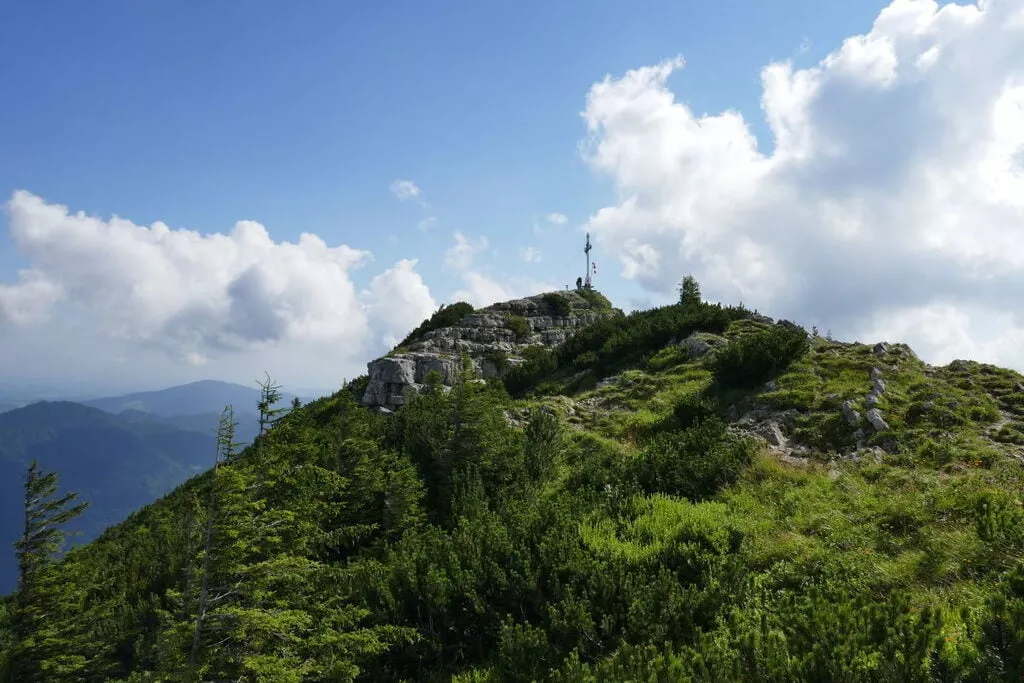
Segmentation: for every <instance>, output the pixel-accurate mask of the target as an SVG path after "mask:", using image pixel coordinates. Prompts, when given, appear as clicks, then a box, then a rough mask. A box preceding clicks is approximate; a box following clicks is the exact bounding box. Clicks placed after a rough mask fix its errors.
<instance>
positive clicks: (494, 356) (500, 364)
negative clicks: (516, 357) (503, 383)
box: [484, 349, 508, 374]
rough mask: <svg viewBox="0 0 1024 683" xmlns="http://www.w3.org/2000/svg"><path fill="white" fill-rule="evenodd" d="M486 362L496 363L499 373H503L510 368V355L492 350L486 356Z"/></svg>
mask: <svg viewBox="0 0 1024 683" xmlns="http://www.w3.org/2000/svg"><path fill="white" fill-rule="evenodd" d="M484 360H489V361H491V362H492V363H494V367H495V368H496V369H497V370H498V373H499V374H500V373H502V372H504V371H505V369H506V368H507V367H508V354H507V353H505V352H504V351H498V350H497V349H492V350H490V351H488V352H487V353H485V354H484Z"/></svg>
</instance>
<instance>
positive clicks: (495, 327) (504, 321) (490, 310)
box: [362, 288, 622, 409]
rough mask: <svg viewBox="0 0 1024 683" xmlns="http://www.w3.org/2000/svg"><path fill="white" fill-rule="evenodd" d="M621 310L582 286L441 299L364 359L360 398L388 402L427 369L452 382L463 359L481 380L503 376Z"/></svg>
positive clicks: (398, 399) (421, 379)
mask: <svg viewBox="0 0 1024 683" xmlns="http://www.w3.org/2000/svg"><path fill="white" fill-rule="evenodd" d="M616 315H622V311H620V310H618V309H614V308H612V305H611V303H610V302H609V301H608V299H606V298H605V297H604V296H603V295H602V294H601V293H600V292H597V291H596V290H593V289H585V288H580V289H578V290H575V291H568V290H566V291H561V292H547V293H544V294H537V295H536V296H530V297H526V298H525V299H514V300H512V301H505V302H501V303H496V304H493V305H491V306H488V307H486V308H483V309H480V310H473V309H472V307H470V306H469V304H464V303H458V304H454V305H452V306H451V307H442V308H441V309H439V310H438V311H437V313H435V314H434V315H433V316H432V317H431V318H430V319H429V320H427V321H425V322H424V324H423V325H421V326H420V327H419V328H418V329H417V330H416V331H414V332H413V334H411V335H410V336H409V338H407V339H406V340H405V341H404V342H403V343H402V344H400V345H399V346H398V348H396V349H395V350H393V351H392V352H391V353H389V354H388V355H387V356H385V357H383V358H379V359H377V360H375V361H372V362H370V363H369V366H368V367H369V380H368V383H367V386H366V390H365V392H364V393H363V397H362V402H363V404H364V405H368V406H379V407H383V408H386V409H393V408H396V407H398V406H401V405H403V404H404V403H405V402H406V401H407V400H408V398H409V397H410V396H411V395H413V394H415V393H418V392H419V391H420V390H421V389H422V387H423V385H424V383H426V382H427V378H428V376H429V375H430V373H432V372H433V373H437V380H438V382H439V383H440V384H441V386H443V387H445V388H446V389H450V388H451V386H452V385H453V384H454V382H455V381H456V378H457V377H458V376H459V374H460V372H461V371H462V370H463V362H464V360H468V362H469V363H470V364H471V370H472V373H473V374H474V375H475V376H476V377H477V378H478V379H482V380H487V379H495V378H497V379H501V378H503V377H504V376H505V375H506V374H507V373H508V372H509V371H510V370H511V369H512V368H514V367H516V366H518V365H521V364H522V363H524V362H526V360H527V359H528V358H529V357H531V354H535V353H536V351H537V350H538V349H551V348H554V347H556V346H558V345H559V344H561V343H562V342H564V341H565V340H566V339H567V338H568V337H569V336H570V335H571V334H573V333H574V332H577V331H579V330H581V329H583V328H585V327H587V326H589V325H592V324H594V323H595V322H597V321H598V320H602V319H604V318H608V317H610V316H616Z"/></svg>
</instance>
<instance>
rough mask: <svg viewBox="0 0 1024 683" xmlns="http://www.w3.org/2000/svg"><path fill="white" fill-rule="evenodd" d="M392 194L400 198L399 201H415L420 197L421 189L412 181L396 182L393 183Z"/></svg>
mask: <svg viewBox="0 0 1024 683" xmlns="http://www.w3.org/2000/svg"><path fill="white" fill-rule="evenodd" d="M391 193H392V194H394V195H395V196H396V197H398V199H399V201H403V202H404V201H406V200H409V199H415V198H417V197H419V196H420V194H421V192H420V188H419V186H417V185H416V183H414V182H413V181H411V180H396V181H394V182H393V183H391Z"/></svg>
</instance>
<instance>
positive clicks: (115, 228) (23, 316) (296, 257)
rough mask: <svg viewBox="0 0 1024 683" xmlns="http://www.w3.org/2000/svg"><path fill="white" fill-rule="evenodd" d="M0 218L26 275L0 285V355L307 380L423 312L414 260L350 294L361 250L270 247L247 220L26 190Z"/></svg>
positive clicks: (360, 356) (309, 238)
mask: <svg viewBox="0 0 1024 683" xmlns="http://www.w3.org/2000/svg"><path fill="white" fill-rule="evenodd" d="M6 210H7V212H8V214H9V217H10V230H11V234H12V237H13V238H14V241H15V243H16V245H17V247H18V250H19V252H20V253H21V255H22V256H23V257H24V258H26V259H27V260H28V261H29V262H30V264H31V269H30V270H27V271H22V272H21V274H20V278H19V281H18V282H16V283H13V284H0V322H2V323H3V327H2V328H0V329H2V330H3V331H2V332H0V348H4V347H8V346H12V345H16V344H20V345H22V346H24V345H26V344H28V345H29V346H32V347H33V348H34V349H38V352H39V353H43V351H44V350H45V349H46V348H47V347H48V346H49V347H53V345H54V344H57V343H58V342H60V341H63V343H64V344H65V345H71V346H75V347H76V348H84V347H90V346H91V347H93V348H96V349H107V348H110V349H113V348H115V347H116V348H117V349H118V351H119V353H121V355H122V356H123V357H125V358H127V359H129V362H131V361H132V359H134V360H135V361H138V359H140V358H143V357H146V358H149V359H151V360H152V359H153V358H155V357H156V356H161V357H163V358H164V359H169V360H168V363H169V364H168V366H167V367H168V368H170V367H173V366H175V364H177V367H179V368H180V367H181V364H185V365H187V366H197V365H200V364H202V363H204V362H207V361H209V362H211V363H212V362H216V365H217V367H218V368H220V367H228V366H230V365H231V363H232V362H237V364H238V367H242V366H243V359H248V363H249V364H252V363H255V362H257V361H258V362H260V363H266V362H269V361H272V362H273V363H274V364H275V365H276V366H279V367H291V368H292V370H291V371H292V372H300V371H301V372H304V373H306V374H305V375H303V376H304V377H306V379H303V380H302V381H303V382H304V383H309V382H310V380H309V378H308V377H309V376H313V374H314V371H315V368H316V367H319V368H320V372H319V374H320V375H323V374H324V372H325V371H326V372H328V373H333V372H335V369H336V368H339V367H347V368H349V370H350V371H351V370H353V369H355V370H356V371H358V369H359V368H358V366H359V365H361V362H362V361H363V360H364V359H365V358H366V357H367V356H368V355H369V354H370V353H372V352H374V351H378V350H379V348H378V344H379V340H380V339H381V338H383V337H386V336H388V335H393V334H395V333H396V332H397V331H398V330H401V329H402V327H403V326H411V325H415V324H417V323H418V322H419V321H420V320H422V318H423V317H425V316H426V315H429V314H430V312H431V311H432V310H433V308H434V302H433V299H432V298H431V297H430V294H429V292H428V291H427V289H426V286H425V285H424V284H423V281H422V279H421V278H420V276H419V275H418V274H417V273H416V272H415V271H414V267H415V262H414V261H400V262H399V263H398V264H396V265H395V266H394V267H393V268H391V269H389V270H386V271H384V272H383V273H381V274H379V275H377V276H376V277H375V278H373V280H372V281H371V283H370V287H369V289H368V290H367V291H366V292H364V293H363V294H361V295H360V294H358V293H357V291H356V287H355V285H354V283H353V282H352V279H351V271H353V270H354V269H356V268H358V267H360V266H362V265H364V264H366V263H367V262H368V261H369V260H370V258H371V256H370V254H369V253H368V252H365V251H361V250H358V249H353V248H351V247H348V246H346V245H339V246H336V247H329V246H328V245H327V244H325V243H324V241H323V240H322V239H320V238H319V237H317V236H315V235H311V234H303V235H301V236H300V237H299V240H298V242H297V243H289V242H275V241H274V240H272V239H271V237H270V235H269V234H268V233H267V230H266V229H265V228H264V227H263V226H262V225H260V224H259V223H255V222H252V221H239V222H238V223H236V224H235V226H234V228H233V229H232V230H231V231H230V233H228V234H219V233H215V234H209V235H200V234H199V233H197V232H193V231H189V230H176V229H171V228H169V227H168V226H166V225H164V224H163V223H159V222H158V223H154V224H153V225H151V226H148V227H146V226H140V225H135V224H134V223H132V222H130V221H128V220H125V219H122V218H118V217H114V218H111V219H109V220H104V219H101V218H97V217H92V216H87V215H85V214H83V213H76V214H72V213H69V211H68V209H67V208H66V207H64V206H60V205H57V204H49V203H47V202H45V201H44V200H43V199H41V198H40V197H37V196H35V195H33V194H31V193H29V192H25V191H17V192H15V193H14V194H13V196H12V197H11V199H10V200H9V201H8V202H7V204H6ZM71 330H73V332H71ZM70 334H73V335H74V336H72V337H69V336H68V335H70ZM71 339H73V340H74V341H73V342H72V341H70V340H71ZM43 340H45V341H43ZM32 352H33V351H32V349H30V348H27V347H25V349H24V351H19V352H18V353H21V354H22V356H24V357H27V356H25V354H29V353H32ZM101 353H102V352H101ZM109 353H111V358H112V357H113V352H109ZM154 354H155V355H154ZM59 355H60V354H58V356H59ZM55 357H56V356H55ZM42 358H45V356H39V358H37V360H36V364H37V365H38V364H39V363H41V362H43V361H42V360H41V359H42ZM232 359H233V360H232ZM26 362H28V361H26ZM147 362H149V361H147ZM261 369H262V368H261V367H259V366H255V370H253V369H250V370H248V372H253V371H257V370H261ZM97 371H98V370H97ZM349 376H351V372H350V374H349ZM332 383H333V382H332Z"/></svg>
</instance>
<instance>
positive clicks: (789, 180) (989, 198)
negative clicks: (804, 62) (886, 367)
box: [582, 0, 1024, 367]
mask: <svg viewBox="0 0 1024 683" xmlns="http://www.w3.org/2000/svg"><path fill="white" fill-rule="evenodd" d="M1022 10H1024V2H1022V1H1021V0H989V1H988V2H980V3H979V4H977V5H973V4H968V5H956V4H944V5H942V6H939V4H938V3H936V2H933V1H932V0H895V1H894V2H892V4H891V5H890V6H889V7H887V8H886V9H884V10H883V11H882V12H881V13H880V14H879V16H878V18H877V19H876V21H875V22H874V25H873V27H872V28H871V31H870V32H869V33H867V34H866V35H863V36H853V37H851V38H849V39H847V40H846V41H844V42H843V43H842V45H841V46H839V47H838V48H837V49H836V50H835V51H834V52H833V53H832V54H830V55H828V56H827V57H826V58H825V59H823V60H822V61H821V62H820V63H818V64H817V65H814V66H812V67H810V68H806V69H796V68H794V67H793V66H792V64H790V63H788V62H783V63H773V64H769V65H768V66H766V67H765V68H764V69H763V71H762V73H761V81H762V86H763V94H762V100H761V103H762V111H763V114H764V116H765V118H766V120H767V123H768V125H769V128H770V130H771V134H772V138H773V140H772V142H773V143H774V144H773V146H769V145H766V144H765V143H766V142H767V141H760V146H759V141H758V140H756V139H755V138H754V136H753V134H752V133H751V131H750V129H749V127H748V125H747V122H746V121H745V120H744V118H743V116H742V115H741V114H739V113H738V112H736V111H731V110H730V111H725V112H722V113H720V114H716V115H703V116H697V115H695V114H694V112H693V111H692V110H691V109H690V108H689V107H688V106H687V105H686V104H685V103H683V102H680V101H677V100H676V98H675V96H674V95H673V93H672V92H671V91H670V90H669V89H668V87H667V84H666V82H667V79H668V77H669V75H670V74H671V73H672V72H673V71H674V70H676V69H679V68H681V67H682V65H683V62H682V59H681V58H679V59H675V60H671V61H668V62H665V63H662V64H658V65H654V66H648V67H644V68H640V69H636V70H634V71H630V72H628V73H626V74H625V75H624V76H622V77H620V78H611V77H609V78H606V79H605V80H603V81H602V82H600V83H596V84H595V85H594V86H593V87H592V88H591V90H590V92H589V94H588V96H587V101H586V108H585V111H584V112H583V117H584V120H585V122H586V125H587V130H588V138H587V140H585V141H584V144H583V145H582V150H583V155H584V157H585V158H586V159H587V161H588V162H589V163H590V164H591V165H592V166H593V167H594V168H595V169H597V170H598V171H601V172H603V173H606V174H608V175H610V176H611V177H612V179H613V180H614V181H615V183H616V186H617V196H618V201H617V202H616V203H615V204H614V205H611V206H607V207H605V208H602V209H600V210H599V211H597V212H596V213H595V214H594V215H592V216H591V217H590V219H589V221H588V224H587V227H588V229H589V230H590V231H591V232H592V233H593V234H594V241H595V251H596V252H597V255H598V258H600V255H599V254H600V253H601V252H604V253H606V254H609V255H614V256H615V257H616V258H617V259H618V260H619V262H620V265H621V271H622V274H623V275H624V276H625V277H627V278H629V279H633V280H635V281H637V282H638V283H640V284H641V285H642V286H643V287H644V288H645V289H647V290H648V291H651V292H655V293H659V294H662V295H666V296H670V295H671V293H672V291H673V288H674V286H675V283H676V282H677V281H678V280H679V278H680V277H681V276H682V275H683V274H685V273H693V274H694V275H696V276H697V277H698V279H699V280H700V281H701V284H702V287H703V289H704V292H705V294H706V295H709V296H711V297H714V298H720V299H722V300H726V301H738V300H743V301H744V303H746V304H747V305H748V306H750V307H755V306H756V307H758V308H760V309H761V310H763V311H768V312H770V313H772V314H775V315H780V316H786V317H792V318H796V319H798V320H801V321H802V322H805V324H818V325H819V327H821V328H822V329H825V328H826V327H829V328H831V329H832V330H833V331H834V332H835V333H836V334H837V336H842V335H844V334H846V335H854V334H859V333H860V332H863V331H865V330H871V331H874V332H876V333H879V334H881V333H882V332H885V331H886V330H889V331H891V333H892V334H896V333H899V334H903V335H905V337H906V341H908V342H909V343H911V344H912V345H915V346H917V347H920V348H921V349H922V354H923V355H926V356H927V355H928V354H933V355H934V356H935V358H938V357H940V356H941V357H948V356H950V355H957V354H961V355H964V356H970V355H971V354H989V355H988V356H987V357H986V358H985V359H986V360H990V361H993V362H1001V363H1006V364H1011V365H1014V366H1015V367H1024V345H1021V344H1019V343H1016V342H1017V341H1019V340H1020V339H1021V337H1022V334H1024V319H1022V317H1021V314H1020V310H1021V309H1020V305H1019V302H1020V301H1022V300H1024V163H1022V159H1024V22H1021V21H1016V20H1015V19H1014V17H1020V16H1024V14H1022ZM908 316H910V318H913V317H914V316H924V318H922V319H927V320H932V321H934V320H940V319H948V321H949V322H948V325H947V328H948V329H947V331H946V332H945V333H943V335H944V336H943V340H944V341H941V343H938V342H937V343H932V341H934V340H933V339H932V335H935V334H938V331H937V330H939V329H940V328H941V327H942V326H941V325H940V326H939V327H936V326H935V325H931V326H929V325H923V324H922V325H912V326H906V325H903V324H902V323H901V321H904V320H907V319H908ZM997 320H998V321H1000V324H995V323H994V322H993V321H997ZM891 340H895V339H891Z"/></svg>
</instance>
